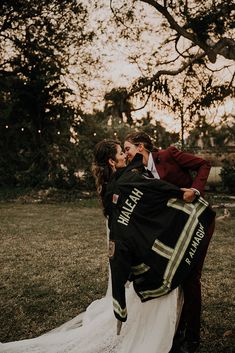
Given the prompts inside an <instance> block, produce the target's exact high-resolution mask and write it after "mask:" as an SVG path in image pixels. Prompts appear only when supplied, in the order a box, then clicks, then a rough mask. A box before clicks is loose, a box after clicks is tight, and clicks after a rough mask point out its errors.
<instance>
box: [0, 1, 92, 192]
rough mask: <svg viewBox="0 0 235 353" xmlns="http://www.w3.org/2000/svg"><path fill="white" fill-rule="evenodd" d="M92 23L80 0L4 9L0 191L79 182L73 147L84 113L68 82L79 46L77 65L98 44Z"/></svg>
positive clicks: (0, 12) (8, 4) (11, 4)
mask: <svg viewBox="0 0 235 353" xmlns="http://www.w3.org/2000/svg"><path fill="white" fill-rule="evenodd" d="M86 22H87V11H86V9H85V8H84V7H83V6H82V3H80V2H74V1H73V0H69V1H58V0H53V1H48V0H43V1H40V2H38V1H36V0H33V1H30V2H29V1H21V0H17V1H3V2H2V7H1V9H0V24H1V26H0V28H1V30H0V47H1V48H2V57H1V58H0V66H1V70H0V98H1V104H0V114H1V117H2V118H1V123H0V124H1V129H0V151H1V152H0V171H1V173H0V185H22V186H23V185H29V186H37V185H51V184H52V183H55V184H56V185H57V186H61V187H62V186H63V187H64V186H65V185H67V186H74V183H75V182H78V179H77V181H76V180H75V179H76V178H75V177H74V172H75V170H76V164H77V161H76V157H77V155H76V151H75V145H74V144H73V143H72V142H71V137H72V136H71V126H72V123H73V121H74V116H76V114H77V113H76V109H75V107H74V106H73V104H72V103H71V102H70V100H69V97H70V95H71V93H72V92H71V90H70V89H69V88H68V87H66V85H65V83H64V82H65V81H64V80H62V79H61V78H62V77H63V76H64V75H65V74H66V72H67V69H68V65H69V62H70V56H71V55H72V54H71V46H73V47H74V50H73V60H74V59H75V58H76V57H78V51H79V50H78V49H79V48H80V47H82V45H84V44H85V43H87V42H90V40H91V39H92V32H89V31H87V32H86V31H85V26H86ZM76 46H77V47H76ZM79 54H80V53H79ZM82 59H83V60H84V61H86V59H87V58H85V57H83V58H81V60H82ZM80 69H81V71H82V65H81V67H80Z"/></svg>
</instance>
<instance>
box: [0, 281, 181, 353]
mask: <svg viewBox="0 0 235 353" xmlns="http://www.w3.org/2000/svg"><path fill="white" fill-rule="evenodd" d="M109 287H110V286H109ZM126 291H127V309H128V319H127V322H125V323H123V325H122V330H121V334H120V335H119V336H117V335H116V319H115V317H114V314H113V308H112V296H111V295H110V290H108V292H107V294H106V296H105V297H104V298H102V299H100V300H96V301H94V302H92V303H91V304H90V305H89V306H88V308H87V310H86V311H85V312H84V313H82V314H80V315H78V316H77V317H75V318H74V319H72V320H70V321H68V322H67V323H65V324H64V325H62V326H60V327H58V328H57V329H54V330H52V331H50V332H48V333H47V334H44V335H42V336H39V337H36V338H32V339H28V340H22V341H15V342H9V343H4V344H0V352H1V353H143V352H146V353H168V352H169V350H170V348H171V345H172V339H173V336H174V333H175V329H176V325H177V321H178V315H179V308H181V306H182V301H181V300H180V301H179V298H180V295H179V293H180V291H179V289H175V290H174V291H172V292H171V293H170V294H168V295H166V296H163V297H161V298H157V299H153V300H150V301H147V302H145V303H141V301H140V299H139V298H138V296H137V295H136V293H135V292H134V289H133V286H132V285H130V287H129V288H127V289H126Z"/></svg>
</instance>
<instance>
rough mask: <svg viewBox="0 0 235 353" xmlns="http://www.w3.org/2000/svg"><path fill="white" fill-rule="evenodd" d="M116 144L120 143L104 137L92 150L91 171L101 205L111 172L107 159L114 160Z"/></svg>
mask: <svg viewBox="0 0 235 353" xmlns="http://www.w3.org/2000/svg"><path fill="white" fill-rule="evenodd" d="M118 145H120V142H119V141H117V140H111V139H104V140H102V141H100V142H98V143H97V144H96V146H95V150H94V160H93V163H92V167H91V171H92V174H93V176H94V178H95V185H96V190H97V193H98V195H99V197H100V199H101V202H102V205H103V207H104V194H105V189H106V185H107V183H108V181H109V180H110V178H111V175H112V174H113V171H112V168H111V166H110V164H109V159H110V158H111V159H113V160H114V161H115V160H116V154H117V146H118ZM104 213H105V212H104Z"/></svg>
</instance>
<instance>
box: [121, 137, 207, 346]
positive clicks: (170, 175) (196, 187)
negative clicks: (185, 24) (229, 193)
mask: <svg viewBox="0 0 235 353" xmlns="http://www.w3.org/2000/svg"><path fill="white" fill-rule="evenodd" d="M124 151H125V153H126V156H127V159H128V160H129V161H131V160H132V159H133V158H134V156H135V154H136V153H140V154H142V155H143V163H144V165H145V167H146V169H147V172H148V174H149V175H150V176H151V177H154V178H159V179H162V180H165V181H168V182H169V183H171V184H174V185H176V186H178V187H179V188H181V190H182V191H183V192H184V196H183V198H184V201H186V202H193V201H194V199H195V198H197V197H199V196H200V195H201V196H203V195H204V188H205V184H206V181H207V178H208V175H209V172H210V168H211V167H210V164H209V162H207V161H206V160H204V159H202V158H199V157H196V156H194V155H192V154H190V153H185V152H182V151H179V150H178V149H177V148H175V147H174V146H170V147H168V148H167V149H166V150H157V149H156V148H154V146H153V144H152V141H151V138H150V137H149V135H147V134H146V133H144V132H133V133H130V134H128V135H127V136H126V138H125V142H124ZM192 173H194V174H196V175H195V177H194V178H192V176H191V174H192ZM213 231H214V223H213V224H212V225H211V226H210V228H209V230H208V232H207V235H206V236H207V246H206V248H205V250H204V253H203V254H202V256H201V259H200V261H199V263H198V264H197V266H196V267H195V268H194V269H193V271H192V272H191V274H190V277H189V278H188V279H187V280H186V281H185V282H184V283H183V284H182V286H183V290H184V306H183V310H182V314H181V318H180V322H179V326H178V329H177V332H176V335H175V337H174V341H173V346H172V349H171V351H170V352H169V353H194V352H196V350H197V348H198V347H199V343H200V316H201V282H200V279H201V273H202V267H203V262H204V259H205V256H206V252H207V248H208V245H209V242H210V239H211V236H212V234H213Z"/></svg>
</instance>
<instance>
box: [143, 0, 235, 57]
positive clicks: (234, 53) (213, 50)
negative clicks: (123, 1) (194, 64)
mask: <svg viewBox="0 0 235 353" xmlns="http://www.w3.org/2000/svg"><path fill="white" fill-rule="evenodd" d="M140 1H141V2H144V3H146V4H149V5H151V6H153V7H154V8H155V9H156V10H157V11H158V12H160V13H161V14H162V15H163V16H164V17H165V18H166V19H167V21H168V23H169V24H170V27H171V28H172V29H174V30H175V31H176V32H177V33H179V34H180V35H181V36H183V37H184V38H187V39H188V40H190V41H191V42H193V43H194V44H196V45H198V46H199V47H200V48H201V49H202V50H204V51H205V53H206V55H207V57H208V59H209V60H210V62H212V63H215V62H216V56H217V54H218V53H219V54H221V55H223V56H224V57H226V58H228V57H229V59H230V58H231V59H233V58H234V57H235V49H233V50H230V49H231V47H232V48H233V47H234V41H233V40H231V39H228V38H224V40H225V42H224V41H223V39H222V40H220V41H219V42H218V43H217V44H216V45H215V46H211V45H208V44H207V43H203V42H201V41H199V40H198V38H197V36H195V35H194V34H192V33H189V32H188V31H186V30H185V29H184V28H183V27H181V26H180V25H179V24H178V23H177V22H176V21H175V19H174V18H173V17H172V15H171V14H170V13H169V11H168V10H167V7H166V6H164V7H163V6H162V5H160V4H159V3H158V2H157V1H155V0H140ZM221 41H222V43H220V42H221ZM229 41H230V42H229ZM231 42H232V43H231ZM225 43H226V44H225ZM227 46H229V48H230V49H229V53H228V52H227V51H228V50H226V49H225V47H227ZM217 47H218V48H217ZM222 49H224V51H222ZM218 50H219V51H220V52H218ZM222 53H223V54H222ZM225 55H226V56H225ZM227 56H228V57H227Z"/></svg>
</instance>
